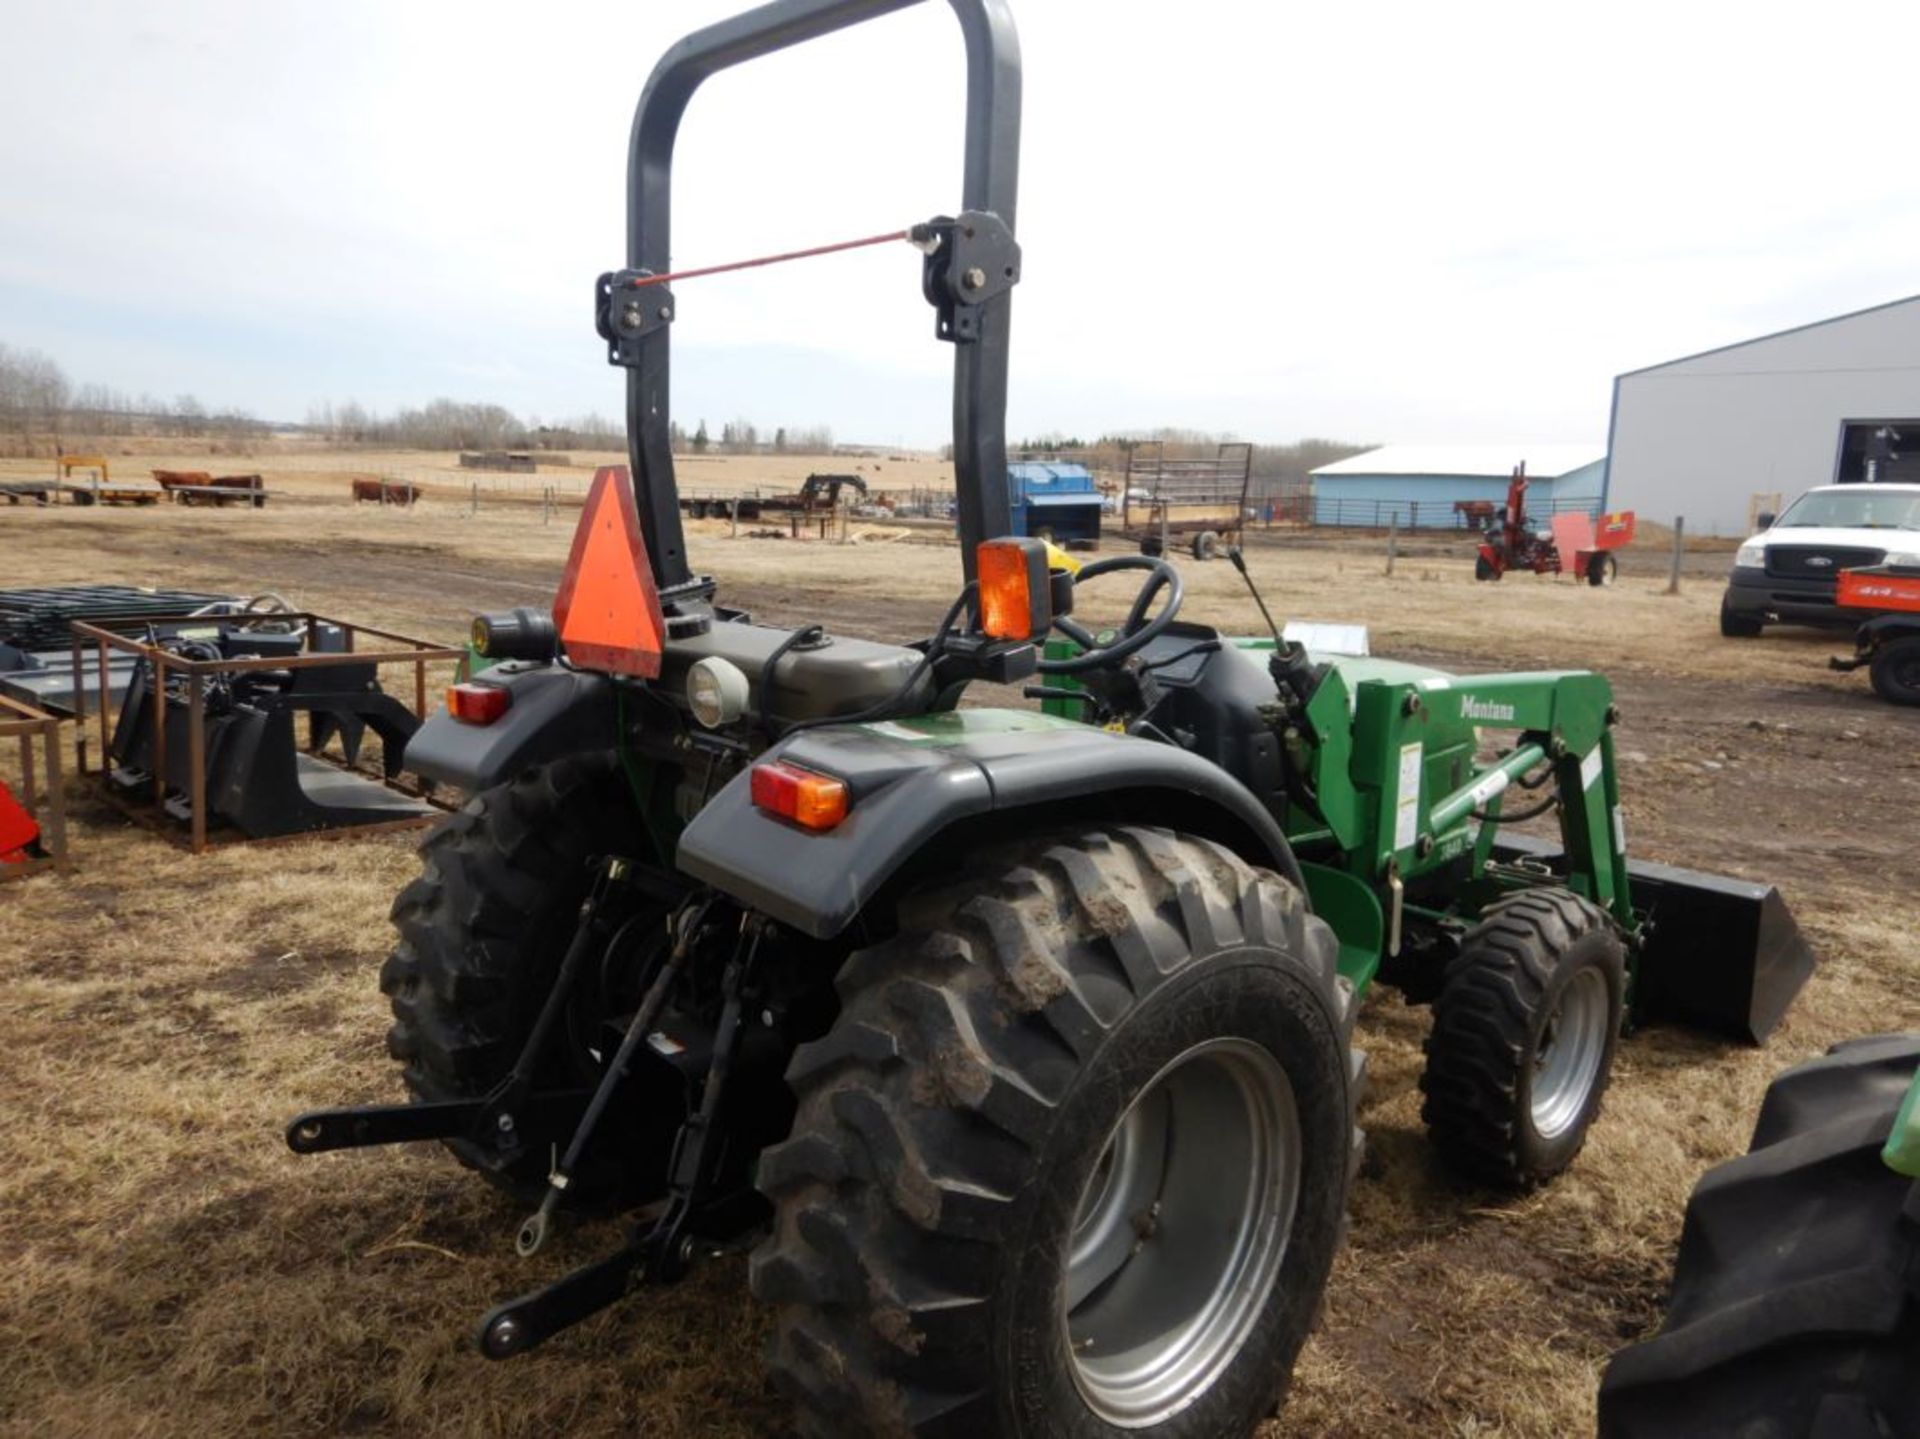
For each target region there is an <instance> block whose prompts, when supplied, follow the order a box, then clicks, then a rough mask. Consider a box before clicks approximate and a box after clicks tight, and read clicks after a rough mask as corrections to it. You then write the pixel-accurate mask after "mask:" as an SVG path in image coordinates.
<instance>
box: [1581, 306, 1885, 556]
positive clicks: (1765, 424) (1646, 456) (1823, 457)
mask: <svg viewBox="0 0 1920 1439" xmlns="http://www.w3.org/2000/svg"><path fill="white" fill-rule="evenodd" d="M1607 449H1608V454H1609V462H1608V475H1607V494H1606V507H1607V508H1608V509H1610V510H1636V511H1638V512H1639V513H1640V514H1641V515H1642V516H1644V517H1645V518H1647V519H1652V520H1659V521H1661V522H1662V523H1665V522H1668V521H1670V520H1671V519H1672V518H1673V517H1674V516H1675V515H1684V516H1686V519H1687V524H1688V525H1689V526H1690V527H1692V528H1694V529H1696V530H1699V531H1702V532H1709V533H1718V534H1742V533H1745V532H1746V530H1747V528H1748V526H1749V523H1750V521H1751V518H1752V515H1753V513H1754V512H1755V511H1756V510H1761V509H1770V508H1773V507H1774V497H1775V496H1778V498H1779V499H1780V500H1782V501H1786V502H1791V501H1792V499H1793V497H1794V496H1795V495H1797V494H1799V493H1800V492H1801V491H1802V490H1805V489H1808V488H1810V487H1811V486H1814V485H1828V484H1833V483H1835V482H1841V483H1845V482H1848V481H1853V480H1860V479H1864V478H1866V472H1867V469H1868V465H1869V462H1872V463H1874V465H1875V467H1876V469H1877V473H1878V477H1879V478H1881V479H1893V478H1899V479H1903V480H1907V479H1913V480H1920V295H1916V296H1914V297H1912V298H1910V299H1905V300H1895V301H1894V302H1893V303H1892V304H1889V305H1879V306H1876V307H1875V308H1873V309H1870V310H1859V311H1856V312H1855V313H1853V314H1851V315H1840V316H1837V317H1836V318H1834V319H1831V320H1821V321H1818V322H1817V323H1815V324H1811V325H1802V326H1800V327H1799V328H1798V329H1793V330H1782V331H1781V332H1780V333H1778V334H1775V335H1763V336H1761V337H1760V338H1759V339H1757V340H1745V341H1742V342H1741V343H1739V344H1735V345H1728V346H1726V347H1724V348H1722V349H1718V350H1708V351H1706V352H1705V353H1704V354H1699V355H1689V356H1687V357H1686V358H1685V359H1680V360H1670V361H1668V362H1667V363H1666V364H1664V365H1654V366H1651V367H1649V368H1647V369H1644V370H1634V371H1632V372H1630V373H1628V374H1625V375H1621V376H1620V377H1619V378H1618V379H1616V380H1615V381H1614V382H1613V424H1612V433H1611V435H1610V437H1609V443H1608V446H1607Z"/></svg>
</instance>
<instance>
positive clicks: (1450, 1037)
mask: <svg viewBox="0 0 1920 1439" xmlns="http://www.w3.org/2000/svg"><path fill="white" fill-rule="evenodd" d="M1625 989H1626V955H1625V949H1624V947H1623V946H1622V944H1621V942H1620V937H1619V935H1618V933H1616V931H1615V929H1614V926H1613V922H1612V921H1611V920H1610V919H1608V917H1607V916H1606V915H1605V914H1604V913H1603V912H1602V911H1601V910H1599V909H1597V908H1596V907H1595V906H1593V905H1592V904H1589V903H1588V902H1587V901H1586V900H1584V899H1582V898H1580V897H1579V896H1578V895H1576V894H1574V893H1572V892H1571V891H1569V890H1564V889H1556V888H1541V889H1528V890H1521V891H1519V892H1517V893H1514V894H1510V895H1508V896H1506V897H1505V898H1503V899H1501V900H1498V901H1496V902H1495V903H1494V904H1492V905H1489V906H1488V907H1487V909H1486V910H1485V912H1484V913H1483V914H1482V915H1481V918H1480V922H1479V923H1478V924H1476V925H1475V926H1474V927H1473V928H1472V929H1470V930H1469V931H1467V934H1466V937H1465V938H1464V939H1462V940H1461V943H1460V951H1459V953H1458V954H1457V955H1456V956H1455V957H1454V958H1453V959H1452V960H1451V961H1450V962H1449V963H1448V965H1447V967H1446V972H1445V974H1444V976H1443V977H1442V980H1441V986H1440V993H1439V996H1438V997H1437V998H1436V999H1435V1000H1434V1005H1433V1031H1432V1033H1431V1034H1430V1035H1429V1036H1428V1039H1427V1067H1426V1072H1425V1073H1424V1074H1423V1075H1422V1076H1421V1078H1420V1087H1421V1089H1422V1090H1424V1091H1425V1093H1426V1104H1425V1106H1424V1107H1423V1110H1422V1117H1423V1118H1425V1120H1426V1122H1427V1128H1428V1132H1429V1133H1430V1134H1431V1136H1432V1138H1433V1144H1434V1147H1435V1149H1437V1150H1438V1151H1439V1154H1440V1158H1441V1159H1442V1161H1443V1162H1445V1163H1446V1164H1447V1166H1448V1167H1449V1168H1451V1169H1453V1170H1454V1171H1455V1172H1457V1173H1459V1174H1461V1175H1462V1176H1463V1177H1465V1178H1467V1179H1470V1180H1473V1181H1475V1182H1478V1183H1481V1184H1486V1185H1489V1186H1491V1187H1493V1188H1497V1189H1509V1190H1524V1189H1527V1188H1530V1187H1532V1186H1534V1185H1536V1184H1539V1183H1541V1182H1542V1181H1544V1180H1547V1179H1550V1178H1552V1177H1553V1176H1554V1175H1556V1174H1558V1173H1559V1172H1560V1171H1561V1170H1563V1169H1565V1168H1566V1167H1567V1166H1568V1165H1569V1164H1571V1163H1572V1162H1573V1158H1574V1156H1575V1155H1576V1154H1578V1153H1579V1152H1580V1147H1581V1145H1582V1144H1584V1143H1585V1142H1586V1137H1587V1130H1588V1128H1589V1127H1590V1126H1591V1125H1592V1123H1593V1121H1594V1118H1595V1116H1596V1115H1598V1114H1599V1112H1600V1100H1601V1096H1602V1095H1603V1094H1604V1093H1605V1092H1606V1087H1607V1077H1608V1075H1609V1073H1610V1072H1611V1070H1612V1067H1613V1048H1614V1042H1615V1040H1616V1039H1617V1038H1618V1036H1619V1033H1620V1017H1621V1008H1622V1003H1623V998H1624V994H1625Z"/></svg>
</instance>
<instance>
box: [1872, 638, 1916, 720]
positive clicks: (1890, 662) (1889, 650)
mask: <svg viewBox="0 0 1920 1439" xmlns="http://www.w3.org/2000/svg"><path fill="white" fill-rule="evenodd" d="M1867 678H1868V679H1870V680H1872V681H1873V692H1874V693H1875V694H1877V695H1879V696H1880V698H1881V699H1883V700H1886V701H1887V702H1888V703H1889V704H1896V705H1920V635H1909V636H1907V637H1906V638H1904V639H1897V640H1893V641H1891V642H1889V643H1887V644H1883V645H1881V646H1880V647H1879V648H1878V649H1876V650H1875V651H1874V653H1873V662H1872V664H1870V665H1869V666H1868V667H1867Z"/></svg>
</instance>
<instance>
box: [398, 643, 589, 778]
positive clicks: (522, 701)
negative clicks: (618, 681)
mask: <svg viewBox="0 0 1920 1439" xmlns="http://www.w3.org/2000/svg"><path fill="white" fill-rule="evenodd" d="M475 678H476V680H478V682H480V683H482V684H495V685H502V686H504V687H505V688H506V689H507V690H508V691H509V692H510V693H511V694H512V696H513V700H512V703H511V704H509V705H508V707H507V712H506V713H505V714H504V715H502V716H501V717H500V718H499V719H497V720H495V721H494V722H493V723H492V724H490V725H470V724H462V723H461V722H460V721H459V720H457V719H455V718H453V716H451V715H450V714H448V713H447V712H446V711H445V710H444V709H441V710H436V711H435V712H434V715H433V717H432V718H431V719H429V720H428V721H427V722H426V723H425V724H423V725H421V726H420V728H419V729H418V730H416V731H415V732H414V735H413V738H412V739H410V740H408V741H407V755H406V767H407V769H408V770H410V771H411V772H412V773H414V774H417V775H419V776H421V777H422V778H424V779H430V780H433V781H435V782H436V783H439V784H450V785H455V786H457V787H458V788H460V789H463V790H466V791H467V792H468V793H469V794H474V793H477V792H478V791H480V790H483V789H488V788H491V787H492V786H494V785H496V784H504V783H505V782H506V781H508V780H510V779H512V778H513V777H514V776H516V775H518V774H520V773H521V772H522V771H524V770H528V769H531V768H533V767H534V766H535V765H542V764H547V763H549V762H551V761H553V760H557V759H561V758H564V757H565V756H567V755H570V754H584V753H587V752H589V751H596V750H609V749H612V748H613V746H614V741H615V739H616V738H617V725H616V720H615V715H616V711H615V707H614V690H613V682H612V681H611V680H609V679H607V678H606V677H605V676H604V675H596V674H588V673H586V672H585V671H582V670H570V669H563V668H562V667H560V666H559V665H541V664H519V663H510V664H501V665H495V666H494V667H493V668H492V669H490V670H488V671H486V672H485V673H484V674H482V675H478V676H476V677H475Z"/></svg>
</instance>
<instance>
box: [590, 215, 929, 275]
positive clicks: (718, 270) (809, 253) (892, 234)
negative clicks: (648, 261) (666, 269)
mask: <svg viewBox="0 0 1920 1439" xmlns="http://www.w3.org/2000/svg"><path fill="white" fill-rule="evenodd" d="M913 238H914V236H913V230H912V229H907V230H889V231H888V232H887V233H886V234H884V235H868V236H867V237H866V238H865V239H861V240H841V241H839V242H838V243H837V244H832V245H815V246H814V247H813V248H812V249H810V250H788V251H786V252H785V253H784V254H779V255H762V256H760V258H759V259H757V260H735V261H733V262H732V263H731V264H727V265H708V266H705V267H704V268H702V269H698V270H675V271H673V272H672V273H671V274H666V275H642V276H641V277H640V278H639V279H637V280H630V281H628V282H627V288H628V289H630V290H644V289H646V288H648V287H649V286H652V285H665V284H669V283H671V282H672V281H674V280H692V279H695V278H697V277H699V276H701V275H724V274H725V273H727V271H729V270H751V269H754V268H755V267H757V266H760V265H778V264H780V263H781V262H782V261H785V260H806V259H811V258H812V257H813V256H815V255H831V254H834V253H835V252H836V251H840V250H858V249H860V248H862V247H863V246H866V245H885V244H887V243H888V242H889V241H893V240H907V241H909V242H911V241H912V240H913Z"/></svg>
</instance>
